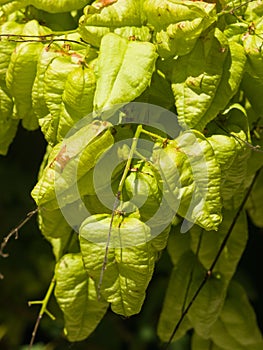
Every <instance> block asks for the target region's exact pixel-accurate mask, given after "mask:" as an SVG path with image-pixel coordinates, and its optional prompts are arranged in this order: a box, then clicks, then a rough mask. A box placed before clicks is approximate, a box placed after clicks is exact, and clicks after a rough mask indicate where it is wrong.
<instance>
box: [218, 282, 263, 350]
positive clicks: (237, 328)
mask: <svg viewBox="0 0 263 350" xmlns="http://www.w3.org/2000/svg"><path fill="white" fill-rule="evenodd" d="M211 339H212V340H213V342H214V343H215V344H217V345H218V346H220V347H222V348H223V349H225V350H232V349H237V350H245V349H246V350H260V349H262V346H263V341H262V336H261V334H260V331H259V329H258V327H257V321H256V316H255V314H254V311H253V309H252V306H251V305H250V303H249V301H248V298H247V295H246V293H245V291H244V289H243V288H242V287H241V286H240V285H239V284H237V283H236V282H232V283H231V285H230V287H229V289H228V295H227V298H226V300H225V304H224V307H223V310H222V312H221V314H220V317H219V319H218V321H217V322H216V323H215V325H214V327H213V329H212V334H211Z"/></svg>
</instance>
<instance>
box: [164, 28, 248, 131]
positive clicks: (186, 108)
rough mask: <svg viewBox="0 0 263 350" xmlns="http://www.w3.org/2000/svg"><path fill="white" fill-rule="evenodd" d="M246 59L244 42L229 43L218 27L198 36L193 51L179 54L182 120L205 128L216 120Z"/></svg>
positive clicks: (176, 88) (175, 86) (176, 76)
mask: <svg viewBox="0 0 263 350" xmlns="http://www.w3.org/2000/svg"><path fill="white" fill-rule="evenodd" d="M245 62H246V56H245V54H244V49H243V48H242V46H241V45H239V44H237V43H235V42H229V43H228V42H227V39H226V37H225V36H224V35H223V33H222V32H220V31H219V30H218V29H217V28H216V29H215V32H214V34H213V32H210V33H209V34H208V36H206V37H202V38H200V39H198V41H197V43H196V45H195V47H194V49H193V50H192V51H191V53H190V54H188V55H185V56H183V57H179V58H178V59H177V60H176V61H175V63H174V67H173V72H172V77H171V81H172V90H173V93H174V97H175V104H176V108H177V113H178V121H179V124H180V125H181V126H183V127H184V128H196V129H198V130H202V129H203V128H204V127H205V126H206V124H207V123H208V122H209V121H211V120H213V119H214V118H215V117H216V116H217V114H218V113H219V112H220V111H222V110H223V109H224V108H225V107H226V105H227V103H228V102H229V101H230V99H231V98H232V97H233V95H234V94H235V93H236V92H237V89H238V87H239V84H240V81H241V78H242V74H243V70H244V66H245Z"/></svg>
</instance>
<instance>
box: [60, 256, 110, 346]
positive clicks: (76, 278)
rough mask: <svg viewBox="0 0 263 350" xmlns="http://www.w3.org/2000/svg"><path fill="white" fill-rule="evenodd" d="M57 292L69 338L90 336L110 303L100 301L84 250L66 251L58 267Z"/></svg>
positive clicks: (79, 339) (74, 339)
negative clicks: (86, 264) (72, 252)
mask: <svg viewBox="0 0 263 350" xmlns="http://www.w3.org/2000/svg"><path fill="white" fill-rule="evenodd" d="M55 278H56V289H55V296H56V299H57V301H58V304H59V306H60V308H61V310H62V311H63V313H64V318H65V330H64V331H65V334H66V336H67V338H68V339H69V341H71V342H75V341H81V340H83V339H85V338H87V337H88V336H89V335H90V334H91V333H92V332H93V331H94V329H95V328H96V327H97V325H98V324H99V322H100V321H101V319H102V318H103V316H104V315H105V313H106V311H107V308H108V303H106V302H105V301H103V300H100V301H98V299H97V293H96V288H95V285H94V282H93V281H92V279H91V278H90V277H88V275H87V273H86V271H85V269H84V266H83V261H82V257H81V254H66V255H64V256H63V257H62V259H61V260H60V261H59V262H58V263H57V265H56V270H55Z"/></svg>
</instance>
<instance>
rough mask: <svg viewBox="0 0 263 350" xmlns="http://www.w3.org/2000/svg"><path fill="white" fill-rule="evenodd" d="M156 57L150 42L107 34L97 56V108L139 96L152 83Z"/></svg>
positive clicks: (95, 100) (95, 106) (95, 98)
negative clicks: (129, 39)
mask: <svg viewBox="0 0 263 350" xmlns="http://www.w3.org/2000/svg"><path fill="white" fill-rule="evenodd" d="M156 58H157V54H156V52H155V47H154V45H153V44H151V43H147V42H137V41H128V40H126V39H124V38H121V37H119V36H118V35H116V34H112V33H110V34H107V35H105V36H104V37H103V39H102V41H101V46H100V53H99V58H98V70H97V75H98V80H97V86H96V91H95V97H94V108H95V109H96V110H100V109H102V108H105V107H110V106H113V105H115V104H117V103H123V102H128V101H132V100H134V99H135V98H136V97H138V96H139V95H140V94H141V93H142V92H143V91H144V90H145V89H146V88H147V86H148V85H150V81H151V77H152V74H153V71H154V68H155V60H156ZM131 67H132V69H131Z"/></svg>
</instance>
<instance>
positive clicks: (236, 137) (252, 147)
mask: <svg viewBox="0 0 263 350" xmlns="http://www.w3.org/2000/svg"><path fill="white" fill-rule="evenodd" d="M215 123H216V125H217V126H218V127H219V128H220V129H221V130H223V131H224V132H225V133H226V134H227V135H230V136H232V137H234V138H235V139H236V140H238V141H240V142H243V143H244V144H245V145H246V146H247V147H248V148H250V149H252V150H253V151H254V152H259V153H263V150H261V149H260V146H254V145H252V144H251V143H249V142H247V141H246V140H243V139H241V138H240V137H238V136H237V135H234V134H231V132H230V131H229V130H227V129H226V128H224V127H223V126H222V125H221V124H220V123H218V122H217V121H215Z"/></svg>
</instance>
